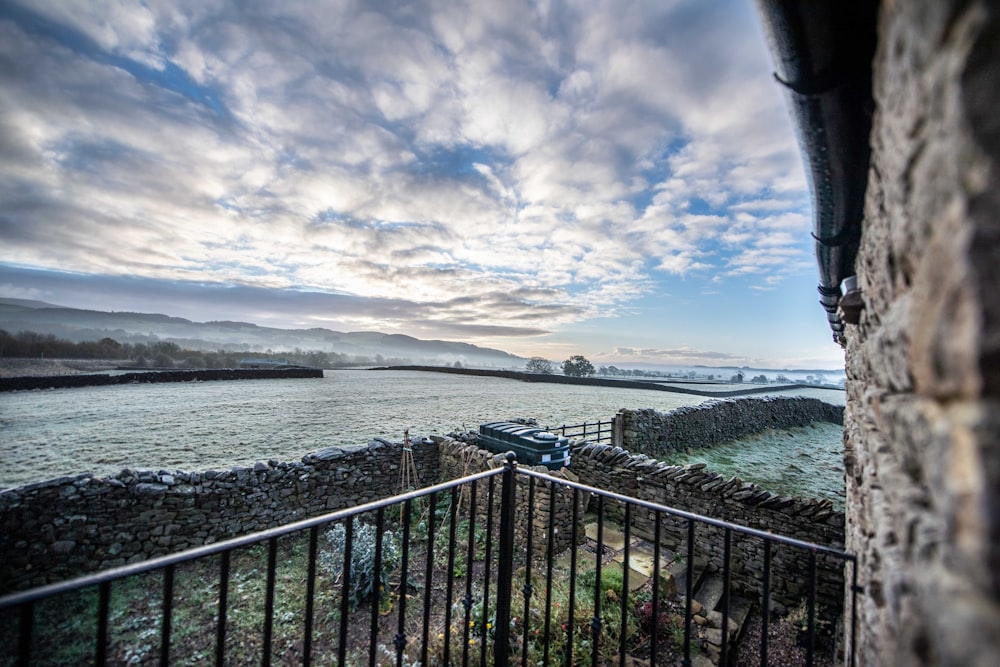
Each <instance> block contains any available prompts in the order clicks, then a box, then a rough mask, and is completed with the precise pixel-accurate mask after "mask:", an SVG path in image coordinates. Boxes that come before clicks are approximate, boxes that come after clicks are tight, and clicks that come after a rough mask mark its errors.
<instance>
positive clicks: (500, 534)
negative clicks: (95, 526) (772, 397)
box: [0, 458, 858, 667]
mask: <svg viewBox="0 0 1000 667" xmlns="http://www.w3.org/2000/svg"><path fill="white" fill-rule="evenodd" d="M649 521H651V522H652V523H649ZM650 525H651V526H652V528H651V529H650V528H649V526H650ZM639 533H642V535H641V537H642V539H641V540H640V539H639V537H640V535H639ZM670 535H679V536H681V541H680V543H675V542H676V540H675V541H674V542H671V538H670V537H669V536H670ZM713 536H714V537H713ZM710 538H711V539H712V540H714V541H713V542H712V543H713V544H715V545H716V546H718V545H720V544H721V545H722V546H721V547H720V548H721V552H720V551H719V549H718V548H716V547H712V550H713V553H716V552H718V553H721V554H722V556H721V563H720V564H719V566H718V567H717V568H715V572H714V573H713V575H712V576H713V577H714V580H716V581H718V582H721V584H720V586H721V588H720V589H719V590H718V591H716V593H715V600H716V601H715V602H712V603H705V604H712V606H713V609H705V608H702V607H703V606H704V605H703V602H700V601H699V597H698V596H699V594H698V587H699V584H700V583H701V579H702V577H703V570H711V569H712V566H711V563H710V562H709V561H711V560H713V558H714V559H715V560H719V558H716V557H715V556H710V555H709V554H707V553H706V548H707V547H706V544H707V542H706V540H709V539H710ZM715 538H719V539H715ZM668 543H669V546H668ZM751 543H752V544H755V545H756V546H755V547H754V546H749V545H751ZM793 553H800V554H804V556H805V560H804V561H803V562H805V563H806V566H805V567H804V568H803V569H802V570H801V571H799V572H798V577H799V580H800V581H801V590H802V605H801V613H800V614H799V616H800V617H801V619H800V623H799V625H800V627H801V629H802V637H801V643H802V649H801V664H806V665H812V664H814V661H815V660H816V657H817V656H818V655H819V652H820V651H825V652H826V653H827V654H829V655H834V654H835V653H836V652H837V651H838V650H839V651H840V652H841V654H840V656H839V658H838V659H840V660H843V662H844V663H846V664H851V665H853V664H854V660H853V655H852V654H851V651H850V647H852V646H853V645H854V641H853V632H854V627H855V611H854V608H855V597H856V594H857V591H858V588H857V585H856V575H855V573H854V568H855V559H854V556H852V555H851V554H847V553H844V552H841V551H838V550H836V549H831V548H829V547H824V546H821V545H816V544H811V543H808V542H803V541H800V540H795V539H790V538H785V537H781V536H777V535H772V534H769V533H766V532H763V531H759V530H753V529H750V528H745V527H742V526H737V525H734V524H730V523H726V522H723V521H719V520H716V519H712V518H709V517H703V516H698V515H695V514H691V513H689V512H684V511H681V510H677V509H672V508H670V507H666V506H663V505H659V504H656V503H651V502H646V501H643V500H637V499H633V498H628V497H625V496H622V495H619V494H616V493H612V492H608V491H603V490H600V489H595V488H593V487H589V486H586V485H582V484H578V483H574V482H570V481H567V480H565V479H562V478H560V477H558V476H552V475H549V474H545V473H542V472H538V471H534V470H530V469H525V468H518V467H517V466H516V462H515V461H514V460H513V459H512V458H511V459H510V460H508V463H507V464H506V465H504V466H503V467H500V468H495V469H492V470H488V471H485V472H481V473H477V474H474V475H470V476H467V477H463V478H461V479H457V480H454V481H451V482H447V483H444V484H438V485H435V486H431V487H428V488H425V489H421V490H417V491H410V492H407V493H403V494H401V495H398V496H395V497H393V498H387V499H385V500H382V501H378V502H374V503H369V504H366V505H362V506H358V507H355V508H352V509H350V510H343V511H339V512H334V513H331V514H327V515H325V516H322V517H316V518H312V519H307V520H303V521H299V522H296V523H293V524H289V525H285V526H281V527H279V528H275V529H272V530H268V531H264V532H260V533H255V534H253V535H247V536H244V537H239V538H235V539H230V540H226V541H223V542H219V543H216V544H210V545H206V546H203V547H199V548H196V549H192V550H189V551H185V552H183V553H178V554H174V555H170V556H166V557H161V558H156V559H153V560H149V561H145V562H142V563H136V564H132V565H127V566H125V567H121V568H116V569H113V570H108V571H105V572H100V573H97V574H93V575H90V576H86V577H82V578H79V579H75V580H72V581H67V582H62V583H57V584H52V585H48V586H44V587H41V588H36V589H32V590H29V591H24V592H19V593H14V594H11V595H8V596H5V597H3V598H0V665H8V664H10V665H14V664H17V665H59V664H95V665H105V664H123V663H128V664H160V665H169V664H177V663H194V662H198V663H210V662H214V663H215V664H216V665H224V664H263V665H270V664H303V665H310V664H336V665H341V666H347V665H352V666H353V665H369V666H371V667H375V666H383V665H385V666H389V665H395V666H396V667H402V666H403V665H415V664H417V663H419V664H420V665H469V664H473V665H479V666H480V667H484V666H486V665H499V666H507V665H521V666H522V667H526V666H527V665H529V664H531V665H538V664H542V665H550V664H551V665H610V664H615V665H625V664H628V663H629V661H631V660H641V661H643V662H644V663H645V664H649V665H674V664H685V665H690V664H693V663H692V660H694V658H695V657H696V656H697V655H698V654H699V653H703V652H707V653H708V654H709V657H710V658H711V659H712V660H713V662H714V663H715V664H722V665H728V664H735V657H736V656H735V653H736V651H739V653H740V664H761V665H767V664H771V663H770V662H769V648H770V644H769V642H770V641H771V639H770V633H769V624H777V623H778V622H782V623H787V622H788V621H786V620H779V617H774V618H772V615H771V614H770V613H769V610H771V609H772V607H773V606H774V605H773V604H772V603H773V601H772V600H771V593H770V591H771V588H770V583H771V578H772V577H773V576H775V573H776V572H779V571H781V572H783V573H784V574H783V575H782V576H787V568H786V569H785V570H781V569H780V568H781V566H782V564H784V563H787V562H789V559H790V558H791V557H792V554H793ZM748 558H749V559H756V560H755V562H756V565H757V566H759V569H760V571H761V572H762V573H763V574H762V576H761V578H760V580H759V581H758V582H756V585H754V586H750V587H746V586H744V587H742V588H739V587H737V586H736V585H735V583H734V582H735V581H737V579H738V576H737V575H738V574H740V573H743V572H745V571H746V570H747V568H748V563H747V559H748ZM757 561H759V562H757ZM640 562H642V563H644V564H645V565H644V566H639V565H637V563H640ZM831 563H833V564H834V565H836V564H840V565H839V567H840V571H839V577H840V584H839V585H840V590H841V591H844V590H846V591H847V599H848V603H847V605H842V606H846V608H845V609H844V611H843V612H842V613H841V612H839V611H838V612H837V613H835V614H832V613H831V605H830V603H829V601H826V600H821V598H820V595H819V594H818V591H820V590H822V584H823V582H822V581H821V580H822V579H823V578H824V577H828V576H830V572H831V571H834V570H836V567H835V568H833V570H831V568H830V567H829V566H830V564H831ZM623 564H628V565H631V566H632V567H627V566H623ZM845 568H846V571H849V573H850V577H849V581H850V586H848V587H846V588H845V587H844V585H843V581H844V580H845V578H846V574H847V572H846V571H845ZM751 569H753V568H751ZM637 570H641V572H640V571H637ZM748 603H749V605H751V606H752V607H753V608H754V609H756V610H757V611H756V615H757V617H759V621H758V626H759V632H758V634H757V638H756V640H755V642H754V643H753V645H752V646H748V645H746V644H747V642H745V641H744V642H742V643H741V642H740V641H739V634H740V633H739V631H738V628H737V626H738V625H740V624H744V625H745V623H746V615H745V614H743V613H742V612H744V611H746V609H747V608H748V606H747V605H748ZM841 603H842V601H841ZM740 605H743V606H742V607H741V606H740ZM789 618H791V615H789ZM703 625H705V626H708V625H714V626H715V627H713V628H712V629H711V630H708V631H706V630H705V628H704V627H702V626H703ZM836 627H840V628H843V629H845V630H842V631H841V632H840V633H835V632H833V629H834V628H836ZM712 632H715V633H716V634H717V635H718V636H720V637H721V638H722V640H721V643H720V644H719V645H718V650H715V649H713V648H712V647H711V646H710V642H708V641H707V640H706V637H710V636H712V635H711V633H712ZM772 657H773V656H772ZM783 659H785V658H783ZM755 660H756V661H757V662H755ZM783 664H787V663H783Z"/></svg>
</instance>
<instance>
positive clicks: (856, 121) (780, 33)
mask: <svg viewBox="0 0 1000 667" xmlns="http://www.w3.org/2000/svg"><path fill="white" fill-rule="evenodd" d="M757 10H758V14H759V15H760V17H761V23H762V24H763V28H764V33H765V35H766V37H767V41H768V45H769V47H770V51H771V56H772V58H773V59H774V63H775V69H776V72H775V75H774V76H775V78H776V79H777V80H778V82H779V83H781V84H782V85H783V86H784V87H785V90H786V91H788V105H789V107H790V110H791V114H792V118H793V121H794V122H795V125H796V127H797V130H798V135H799V144H800V147H801V149H802V153H803V159H804V161H805V163H806V176H807V177H808V179H809V187H810V190H811V192H812V198H813V238H814V239H815V241H816V260H817V263H818V264H819V287H818V290H819V293H820V304H821V305H822V306H823V308H824V310H826V313H827V320H828V321H829V323H830V328H831V330H832V331H833V339H834V341H836V342H838V343H840V344H843V342H844V337H843V332H844V322H843V321H842V320H841V318H840V316H839V315H838V314H837V305H838V304H839V302H840V296H841V282H843V280H844V279H845V278H849V277H851V276H853V275H854V274H855V269H854V263H855V259H856V258H857V253H858V246H859V243H860V240H861V228H862V218H863V216H864V199H865V188H866V187H867V185H868V165H869V160H870V157H871V148H870V143H869V135H870V133H871V123H872V109H873V107H874V103H873V101H872V58H873V56H874V54H875V42H876V23H877V17H878V2H877V1H876V0H757Z"/></svg>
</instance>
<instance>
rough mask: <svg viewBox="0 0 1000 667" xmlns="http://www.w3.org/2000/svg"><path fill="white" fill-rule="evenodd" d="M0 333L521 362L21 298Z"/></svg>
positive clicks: (453, 347) (402, 359)
mask: <svg viewBox="0 0 1000 667" xmlns="http://www.w3.org/2000/svg"><path fill="white" fill-rule="evenodd" d="M0 329H5V330H6V331H8V332H9V333H17V332H19V331H34V332H37V333H40V334H53V335H55V336H57V337H58V338H63V339H66V340H70V341H73V342H81V341H88V340H100V339H101V338H105V337H107V338H113V339H115V340H117V341H119V342H121V343H150V342H155V341H160V340H162V341H169V342H173V343H177V344H178V345H180V346H181V347H183V348H188V349H196V350H205V351H214V350H218V349H227V350H234V351H240V352H253V351H260V352H262V351H265V350H269V349H270V350H273V351H275V352H279V351H286V350H287V351H291V350H295V349H296V348H298V349H301V350H303V351H313V350H318V351H322V352H328V353H337V354H342V355H347V356H348V357H351V358H365V359H368V360H371V362H372V363H377V364H383V363H397V364H398V363H414V364H430V365H443V364H453V363H454V362H456V361H458V362H461V363H462V364H463V365H473V366H482V367H493V368H515V367H517V368H520V367H523V366H524V362H525V359H523V358H521V357H518V356H515V355H512V354H509V353H507V352H504V351H502V350H495V349H492V348H484V347H478V346H476V345H471V344H469V343H459V342H454V341H445V340H422V339H419V338H413V337H411V336H406V335H402V334H385V333H379V332H376V331H362V332H350V333H344V332H340V331H333V330H330V329H322V328H313V329H277V328H272V327H261V326H257V325H256V324H251V323H249V322H230V321H219V322H192V321H191V320H187V319H184V318H182V317H171V316H168V315H161V314H154V313H126V312H110V313H108V312H104V311H99V310H80V309H76V308H68V307H65V306H57V305H53V304H48V303H44V302H41V301H29V300H25V299H0Z"/></svg>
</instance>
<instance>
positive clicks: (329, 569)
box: [319, 519, 400, 609]
mask: <svg viewBox="0 0 1000 667" xmlns="http://www.w3.org/2000/svg"><path fill="white" fill-rule="evenodd" d="M325 537H326V541H327V543H328V544H329V548H328V549H323V550H321V551H320V555H319V564H320V567H321V568H322V569H323V571H324V572H326V573H327V574H329V575H330V576H332V577H334V578H335V579H336V580H337V581H340V580H341V577H342V576H343V574H344V547H345V544H346V538H347V531H346V529H345V528H344V524H342V523H338V524H337V525H336V526H334V527H333V528H332V529H330V530H328V531H327V532H326V533H325ZM377 538H378V534H377V532H376V528H375V526H372V525H369V524H364V523H361V522H360V521H358V520H357V519H355V520H354V529H353V541H352V543H351V572H350V575H351V576H350V582H349V592H348V599H349V600H350V604H351V609H357V607H358V605H360V604H361V603H362V602H364V601H365V600H367V599H369V598H370V597H371V595H372V593H374V592H376V591H384V590H385V589H386V588H387V587H388V585H389V574H390V573H391V572H392V571H393V570H395V569H396V568H397V567H398V566H399V562H400V555H399V542H398V540H397V539H396V537H395V535H393V533H392V531H389V530H387V531H385V532H384V533H382V563H381V565H382V567H381V571H380V572H376V571H375V551H376V546H377Z"/></svg>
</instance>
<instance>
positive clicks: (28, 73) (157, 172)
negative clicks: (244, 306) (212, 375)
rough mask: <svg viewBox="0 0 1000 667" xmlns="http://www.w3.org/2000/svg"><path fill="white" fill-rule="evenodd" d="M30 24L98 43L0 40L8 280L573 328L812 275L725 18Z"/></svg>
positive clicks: (752, 79) (657, 13)
mask: <svg viewBox="0 0 1000 667" xmlns="http://www.w3.org/2000/svg"><path fill="white" fill-rule="evenodd" d="M24 7H25V11H29V12H37V13H38V14H40V15H42V16H43V17H44V18H45V19H46V20H47V21H49V22H51V23H53V24H58V25H59V26H62V27H65V28H67V29H69V30H70V31H75V32H76V33H77V34H79V35H82V36H83V37H84V38H85V40H84V41H87V40H89V42H90V43H91V46H86V45H83V46H81V44H82V42H81V43H70V42H72V41H73V40H68V41H67V40H66V39H64V38H61V37H59V36H58V35H56V34H54V33H52V32H48V31H45V30H41V31H39V30H36V29H34V28H29V27H25V26H21V25H19V24H16V23H14V22H5V23H2V24H0V43H2V45H0V59H2V61H0V85H3V88H4V91H5V98H4V101H2V102H0V123H2V126H3V127H4V128H14V130H15V131H14V132H11V133H8V132H4V134H5V135H9V136H12V137H15V139H12V140H9V141H7V143H5V144H3V145H0V157H3V158H5V159H2V160H0V176H2V177H3V180H4V183H5V184H0V197H2V198H3V201H4V203H5V206H6V208H7V209H8V212H7V213H5V214H3V215H4V217H3V218H0V234H2V239H3V241H4V243H3V244H2V247H0V262H7V263H19V264H22V265H29V266H36V267H48V268H58V269H63V270H73V271H80V272H84V273H110V274H135V275H141V276H147V277H150V278H160V279H168V280H196V281H217V282H221V283H227V284H237V285H239V284H246V285H256V286H269V287H278V288H291V287H296V288H305V289H310V290H319V291H328V292H331V293H344V294H352V295H357V296H359V297H365V298H371V299H389V300H391V299H398V298H403V299H408V300H412V301H414V302H417V303H424V304H434V306H433V310H434V313H435V316H436V317H439V318H441V319H448V318H453V319H454V320H455V321H456V322H459V321H462V322H466V321H470V319H471V318H474V317H479V316H481V315H482V314H483V313H484V312H486V309H484V308H481V307H480V308H472V307H471V306H469V305H468V304H469V301H468V300H471V301H473V302H474V301H477V300H478V301H480V302H483V303H487V304H489V303H491V301H490V299H491V298H492V297H490V296H489V295H495V294H511V293H514V292H516V291H517V290H519V289H530V290H531V293H532V295H533V296H532V298H530V299H524V300H523V303H522V301H517V303H518V304H520V305H518V306H517V308H511V309H509V310H505V311H504V313H505V314H506V316H507V317H509V318H511V320H512V321H513V320H517V321H522V320H524V321H527V320H532V319H533V320H535V321H541V320H542V319H545V318H551V321H553V322H555V323H558V324H565V323H571V322H574V321H579V320H581V319H585V318H589V317H592V316H593V315H594V314H595V313H597V312H606V313H613V312H620V311H621V309H624V308H627V307H628V306H629V304H630V303H631V302H633V301H634V300H635V299H637V298H638V297H639V296H641V295H643V294H648V293H649V292H650V291H653V290H656V289H664V288H663V287H662V284H660V281H662V280H665V279H669V278H670V277H671V276H683V277H698V278H699V279H700V280H703V281H711V280H715V279H718V278H719V277H720V276H722V277H724V278H725V279H727V280H742V279H744V278H745V277H746V276H753V277H754V280H753V281H750V282H746V286H747V287H750V286H758V287H759V286H762V285H764V286H769V287H773V286H774V285H775V284H776V283H774V282H771V283H763V282H760V281H759V280H757V277H758V276H759V274H762V273H767V274H769V275H771V276H772V278H768V280H772V281H779V282H780V280H781V279H784V277H786V276H787V275H790V274H791V273H793V272H795V271H800V270H802V267H803V266H804V265H805V264H808V261H809V260H808V252H809V247H808V245H809V244H808V242H803V240H802V238H803V234H805V233H807V229H808V221H807V220H806V219H805V216H804V215H803V213H802V205H803V204H802V202H803V197H802V193H803V192H804V180H803V177H802V172H801V166H800V165H799V162H798V154H797V151H796V148H795V143H794V138H793V137H792V135H791V132H790V130H789V127H788V122H787V118H786V116H787V114H786V112H785V110H784V107H783V104H782V100H781V93H780V91H778V90H777V89H776V87H775V86H774V84H773V82H772V81H771V79H770V76H769V64H768V63H767V60H766V57H765V55H764V52H763V47H762V44H761V40H760V37H759V35H757V34H756V32H755V30H756V29H755V28H754V29H752V30H747V27H748V23H747V21H748V20H752V19H751V17H749V15H748V11H749V10H748V9H747V8H746V7H744V6H743V5H742V4H740V3H732V4H730V5H729V6H727V7H725V8H713V9H706V8H704V7H702V6H701V5H700V3H697V2H679V1H675V2H669V3H648V2H617V1H615V2H612V1H611V0H606V1H595V2H586V3H577V2H555V1H553V2H539V3H528V2H510V1H507V0H495V1H492V2H480V1H478V0H477V1H474V2H473V1H471V0H470V1H469V2H464V3H454V2H434V1H428V2H425V3H411V4H406V5H394V4H390V5H385V6H382V5H377V6H372V5H371V4H370V3H366V2H362V1H360V0H357V1H352V0H339V1H330V2H324V3H317V2H311V1H304V0H303V1H301V2H283V3H277V4H266V3H265V4H263V5H257V6H254V7H248V6H244V5H242V4H236V3H229V2H225V1H223V0H213V1H212V2H200V1H199V2H194V1H193V0H192V1H191V2H180V3H174V2H149V3H145V4H139V5H135V4H133V3H127V2H123V1H121V2H119V1H113V0H106V1H103V2H97V1H91V2H82V1H79V2H76V1H74V2H69V1H67V2H62V1H60V2H55V1H54V0H46V1H45V2H40V3H32V4H31V5H30V7H29V6H28V5H27V4H25V5H24ZM751 25H752V24H751ZM144 68H148V69H144ZM151 71H159V72H160V73H161V75H162V77H163V78H159V79H158V78H156V76H155V75H154V74H151V73H150V72H151ZM703 209H705V210H703ZM773 276H778V278H773ZM494 305H495V304H494ZM546 309H552V312H547V311H546ZM532 313H535V314H534V315H532ZM553 313H554V314H553Z"/></svg>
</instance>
